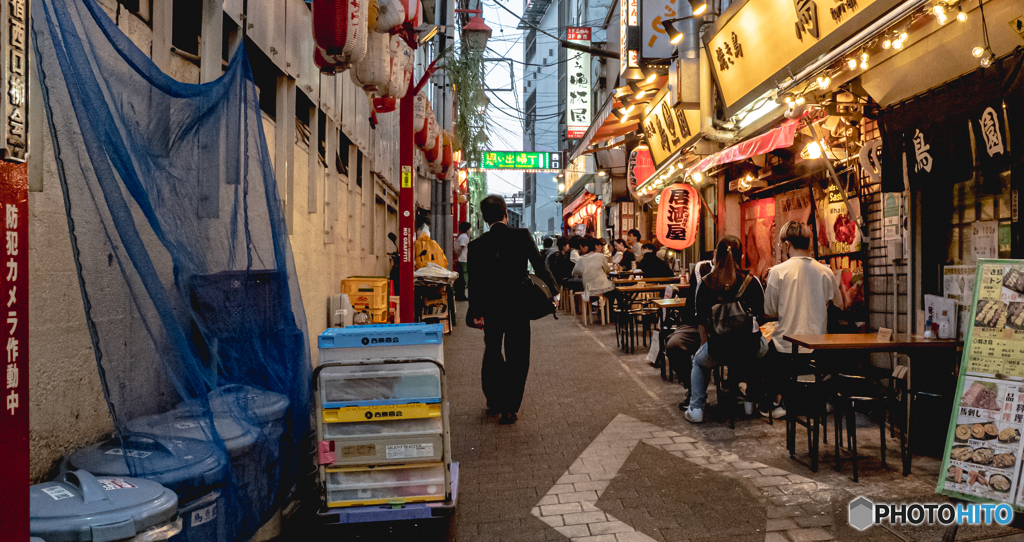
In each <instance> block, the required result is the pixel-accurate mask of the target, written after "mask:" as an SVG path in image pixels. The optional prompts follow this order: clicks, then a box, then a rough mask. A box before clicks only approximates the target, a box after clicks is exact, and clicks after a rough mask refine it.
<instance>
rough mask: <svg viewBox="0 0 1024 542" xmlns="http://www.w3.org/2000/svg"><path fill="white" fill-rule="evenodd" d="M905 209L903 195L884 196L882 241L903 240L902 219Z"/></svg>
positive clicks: (889, 194) (891, 193)
mask: <svg viewBox="0 0 1024 542" xmlns="http://www.w3.org/2000/svg"><path fill="white" fill-rule="evenodd" d="M902 209H903V195H902V194H897V193H896V192H886V193H885V194H882V240H883V241H896V240H898V239H902V238H903V235H902V230H901V226H900V219H901V216H902V214H903V213H902Z"/></svg>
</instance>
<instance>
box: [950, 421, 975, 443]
mask: <svg viewBox="0 0 1024 542" xmlns="http://www.w3.org/2000/svg"><path fill="white" fill-rule="evenodd" d="M969 438H971V426H970V425H958V426H956V432H954V433H953V440H955V441H956V442H967V439H969Z"/></svg>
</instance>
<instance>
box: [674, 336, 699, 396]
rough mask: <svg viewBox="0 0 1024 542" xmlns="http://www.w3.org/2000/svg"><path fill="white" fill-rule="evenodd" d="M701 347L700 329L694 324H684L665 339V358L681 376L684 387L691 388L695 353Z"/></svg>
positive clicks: (680, 380) (680, 379)
mask: <svg viewBox="0 0 1024 542" xmlns="http://www.w3.org/2000/svg"><path fill="white" fill-rule="evenodd" d="M698 348H700V330H699V329H697V328H696V327H694V326H687V325H682V326H679V327H677V328H676V330H675V331H673V332H672V334H671V335H669V336H668V339H666V340H665V358H666V359H668V363H669V365H668V366H669V368H670V369H671V370H672V372H674V373H676V375H678V377H679V382H680V383H682V385H683V387H684V388H686V389H690V374H691V372H692V371H693V355H694V354H696V353H697V349H698Z"/></svg>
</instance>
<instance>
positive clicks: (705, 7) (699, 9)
mask: <svg viewBox="0 0 1024 542" xmlns="http://www.w3.org/2000/svg"><path fill="white" fill-rule="evenodd" d="M707 10H708V5H707V4H701V5H700V6H698V7H697V9H695V10H693V15H694V16H697V15H703V14H704V12H705V11H707Z"/></svg>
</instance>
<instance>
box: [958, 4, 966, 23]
mask: <svg viewBox="0 0 1024 542" xmlns="http://www.w3.org/2000/svg"><path fill="white" fill-rule="evenodd" d="M957 9H959V10H960V11H959V12H958V13H957V14H956V20H958V21H960V22H961V23H966V22H967V14H966V13H964V8H962V7H961V8H957Z"/></svg>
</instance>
